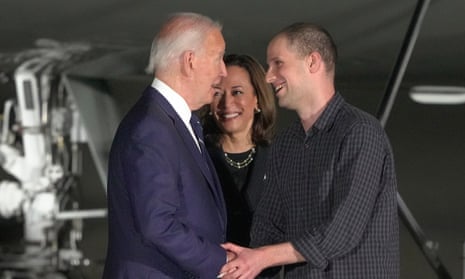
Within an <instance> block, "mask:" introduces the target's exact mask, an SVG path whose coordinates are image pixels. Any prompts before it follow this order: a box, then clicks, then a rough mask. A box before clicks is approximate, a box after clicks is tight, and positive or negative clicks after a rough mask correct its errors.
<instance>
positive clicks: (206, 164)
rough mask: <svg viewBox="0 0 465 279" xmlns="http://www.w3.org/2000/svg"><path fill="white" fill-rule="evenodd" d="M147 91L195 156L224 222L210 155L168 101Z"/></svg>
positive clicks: (216, 179) (222, 202) (222, 201)
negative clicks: (203, 153)
mask: <svg viewBox="0 0 465 279" xmlns="http://www.w3.org/2000/svg"><path fill="white" fill-rule="evenodd" d="M146 91H147V90H146ZM148 91H152V92H149V93H151V94H152V95H153V96H154V98H155V100H156V101H157V104H159V105H160V107H161V108H162V109H163V110H164V111H165V112H166V114H168V116H169V117H170V118H171V119H173V124H174V126H175V128H176V130H177V131H178V133H179V134H180V135H181V138H182V140H183V141H184V143H185V144H186V146H187V147H188V149H189V151H190V152H191V154H192V156H193V157H194V158H195V161H196V162H197V165H198V166H199V167H200V170H201V171H202V174H203V176H204V177H205V178H206V179H207V181H208V185H209V187H210V190H211V192H212V194H213V196H214V198H215V201H216V204H217V206H218V208H219V209H220V212H221V217H222V218H221V219H222V221H223V222H225V218H226V208H225V205H224V199H223V195H222V192H221V184H220V182H219V179H218V176H217V175H216V172H215V167H214V165H213V163H212V161H211V160H210V157H209V156H208V154H206V155H207V156H205V157H206V159H207V160H205V159H204V157H203V155H202V154H201V153H200V151H199V148H198V147H197V144H196V143H195V142H194V139H193V138H192V136H191V134H190V133H189V130H187V128H186V125H185V124H184V122H183V121H182V119H181V118H180V117H179V115H178V114H177V113H176V111H175V110H174V109H173V107H172V106H171V105H170V104H169V103H168V101H167V100H166V99H165V98H164V97H163V96H162V95H161V94H160V93H159V92H158V91H156V90H155V89H153V88H152V87H149V88H148Z"/></svg>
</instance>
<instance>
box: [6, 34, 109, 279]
mask: <svg viewBox="0 0 465 279" xmlns="http://www.w3.org/2000/svg"><path fill="white" fill-rule="evenodd" d="M37 46H38V47H37V48H36V49H33V50H28V51H24V52H21V53H18V54H15V55H13V56H9V57H6V58H5V57H1V56H0V62H4V63H5V62H8V63H10V64H13V65H14V69H13V71H11V73H2V75H1V79H0V80H1V82H4V83H6V82H14V88H15V90H14V91H15V96H12V98H9V99H6V100H5V101H4V104H3V114H2V116H1V131H0V166H1V170H2V171H3V175H2V176H0V221H1V222H0V224H8V223H14V224H19V226H20V228H21V229H19V230H18V231H17V233H18V234H19V235H18V238H17V239H16V240H15V241H9V242H7V243H0V278H2V279H10V278H28V279H29V278H67V274H68V273H69V272H70V271H71V270H72V269H73V268H76V267H79V266H82V265H86V264H88V263H89V261H88V260H87V259H86V258H85V256H84V255H83V253H82V251H81V250H80V248H79V242H80V240H81V239H82V230H83V219H84V218H99V217H105V216H106V210H105V209H95V210H80V204H79V195H78V193H79V189H78V188H79V178H80V175H81V160H82V155H81V146H82V145H81V144H82V143H84V142H86V141H87V136H86V131H85V129H84V126H83V124H82V121H81V117H80V115H79V112H78V110H77V107H76V102H75V100H74V98H73V96H72V94H69V92H68V90H66V86H65V85H64V82H63V77H62V74H61V73H63V71H64V70H65V69H66V68H67V67H69V66H71V65H73V64H74V63H76V62H77V61H82V60H83V59H85V58H86V57H87V56H88V55H89V53H90V50H91V48H90V46H88V45H86V44H61V43H58V42H55V41H51V40H43V39H42V40H38V41H37ZM2 59H3V61H2ZM7 59H8V61H7ZM1 231H3V232H5V230H2V229H1V228H0V234H2V232H1Z"/></svg>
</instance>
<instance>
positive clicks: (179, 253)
mask: <svg viewBox="0 0 465 279" xmlns="http://www.w3.org/2000/svg"><path fill="white" fill-rule="evenodd" d="M166 134H167V133H166ZM166 134H164V133H158V135H156V144H153V143H150V141H147V140H144V138H138V139H137V140H134V139H132V140H130V142H129V143H128V144H127V147H126V148H125V150H124V151H123V154H122V158H121V159H122V161H123V165H124V169H125V180H126V185H128V189H127V190H128V196H129V199H130V203H131V207H132V212H133V214H134V216H133V219H134V220H135V221H134V222H135V228H136V230H139V232H138V233H140V235H141V236H142V239H141V241H143V242H145V244H146V245H151V246H154V248H155V249H158V250H159V251H161V252H162V253H163V254H164V255H167V256H168V257H169V258H171V259H172V260H173V261H174V262H176V263H177V264H178V265H180V266H181V267H182V268H183V269H184V270H186V271H189V272H192V273H194V274H197V275H199V276H200V277H201V278H215V277H216V275H217V274H218V272H219V270H220V268H221V267H222V265H223V264H225V262H226V253H225V251H224V249H223V248H221V246H220V245H219V243H213V242H211V241H210V240H209V239H206V238H203V237H201V236H199V235H198V233H196V231H195V230H193V229H192V227H191V225H192V224H190V223H189V222H188V221H187V220H186V218H185V215H186V212H185V211H186V208H185V206H184V204H183V203H185V202H186V199H189V197H187V198H184V197H183V192H182V191H183V187H184V185H182V183H181V181H180V176H181V175H182V171H184V170H180V168H179V164H180V160H182V159H185V157H182V156H181V155H180V154H182V153H180V152H183V151H182V150H187V149H185V148H184V149H183V148H181V147H180V146H176V141H173V139H172V138H170V137H169V136H168V135H166ZM147 138H151V139H153V137H147ZM177 143H179V141H177ZM184 152H185V151H184ZM182 155H185V154H182ZM192 183H197V182H195V181H194V182H192ZM199 183H205V182H201V181H199Z"/></svg>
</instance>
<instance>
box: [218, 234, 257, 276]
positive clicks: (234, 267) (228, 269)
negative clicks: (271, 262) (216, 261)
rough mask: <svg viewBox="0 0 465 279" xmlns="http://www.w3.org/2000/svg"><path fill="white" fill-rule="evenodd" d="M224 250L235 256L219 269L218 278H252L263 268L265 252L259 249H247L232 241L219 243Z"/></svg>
mask: <svg viewBox="0 0 465 279" xmlns="http://www.w3.org/2000/svg"><path fill="white" fill-rule="evenodd" d="M221 246H222V247H223V248H224V249H226V251H228V252H230V253H233V254H235V255H236V256H235V257H234V258H233V259H231V260H230V261H228V263H226V264H225V265H224V266H223V267H222V268H221V270H220V274H219V275H218V278H223V279H236V278H239V277H240V278H241V279H248V278H250V279H253V278H255V277H256V276H257V275H258V274H259V273H260V272H261V271H262V270H263V269H264V268H265V266H266V265H265V262H266V261H265V258H264V256H265V254H264V253H262V252H261V250H260V249H249V248H245V247H241V246H238V245H235V244H232V243H226V244H222V245H221Z"/></svg>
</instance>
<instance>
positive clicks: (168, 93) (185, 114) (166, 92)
mask: <svg viewBox="0 0 465 279" xmlns="http://www.w3.org/2000/svg"><path fill="white" fill-rule="evenodd" d="M152 87H153V88H155V89H156V90H158V92H160V94H161V95H162V96H163V97H164V98H165V99H166V100H167V101H168V103H170V105H171V106H172V107H173V109H174V110H175V111H176V113H177V114H178V115H179V117H180V118H181V119H182V121H183V122H184V124H186V126H189V121H190V119H191V115H192V112H191V110H190V108H189V106H188V105H187V102H186V100H184V98H183V97H181V95H179V93H178V92H176V91H174V90H173V89H172V88H171V87H169V86H168V85H167V84H166V83H164V82H163V81H161V80H159V79H158V78H155V79H154V80H153V82H152Z"/></svg>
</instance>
